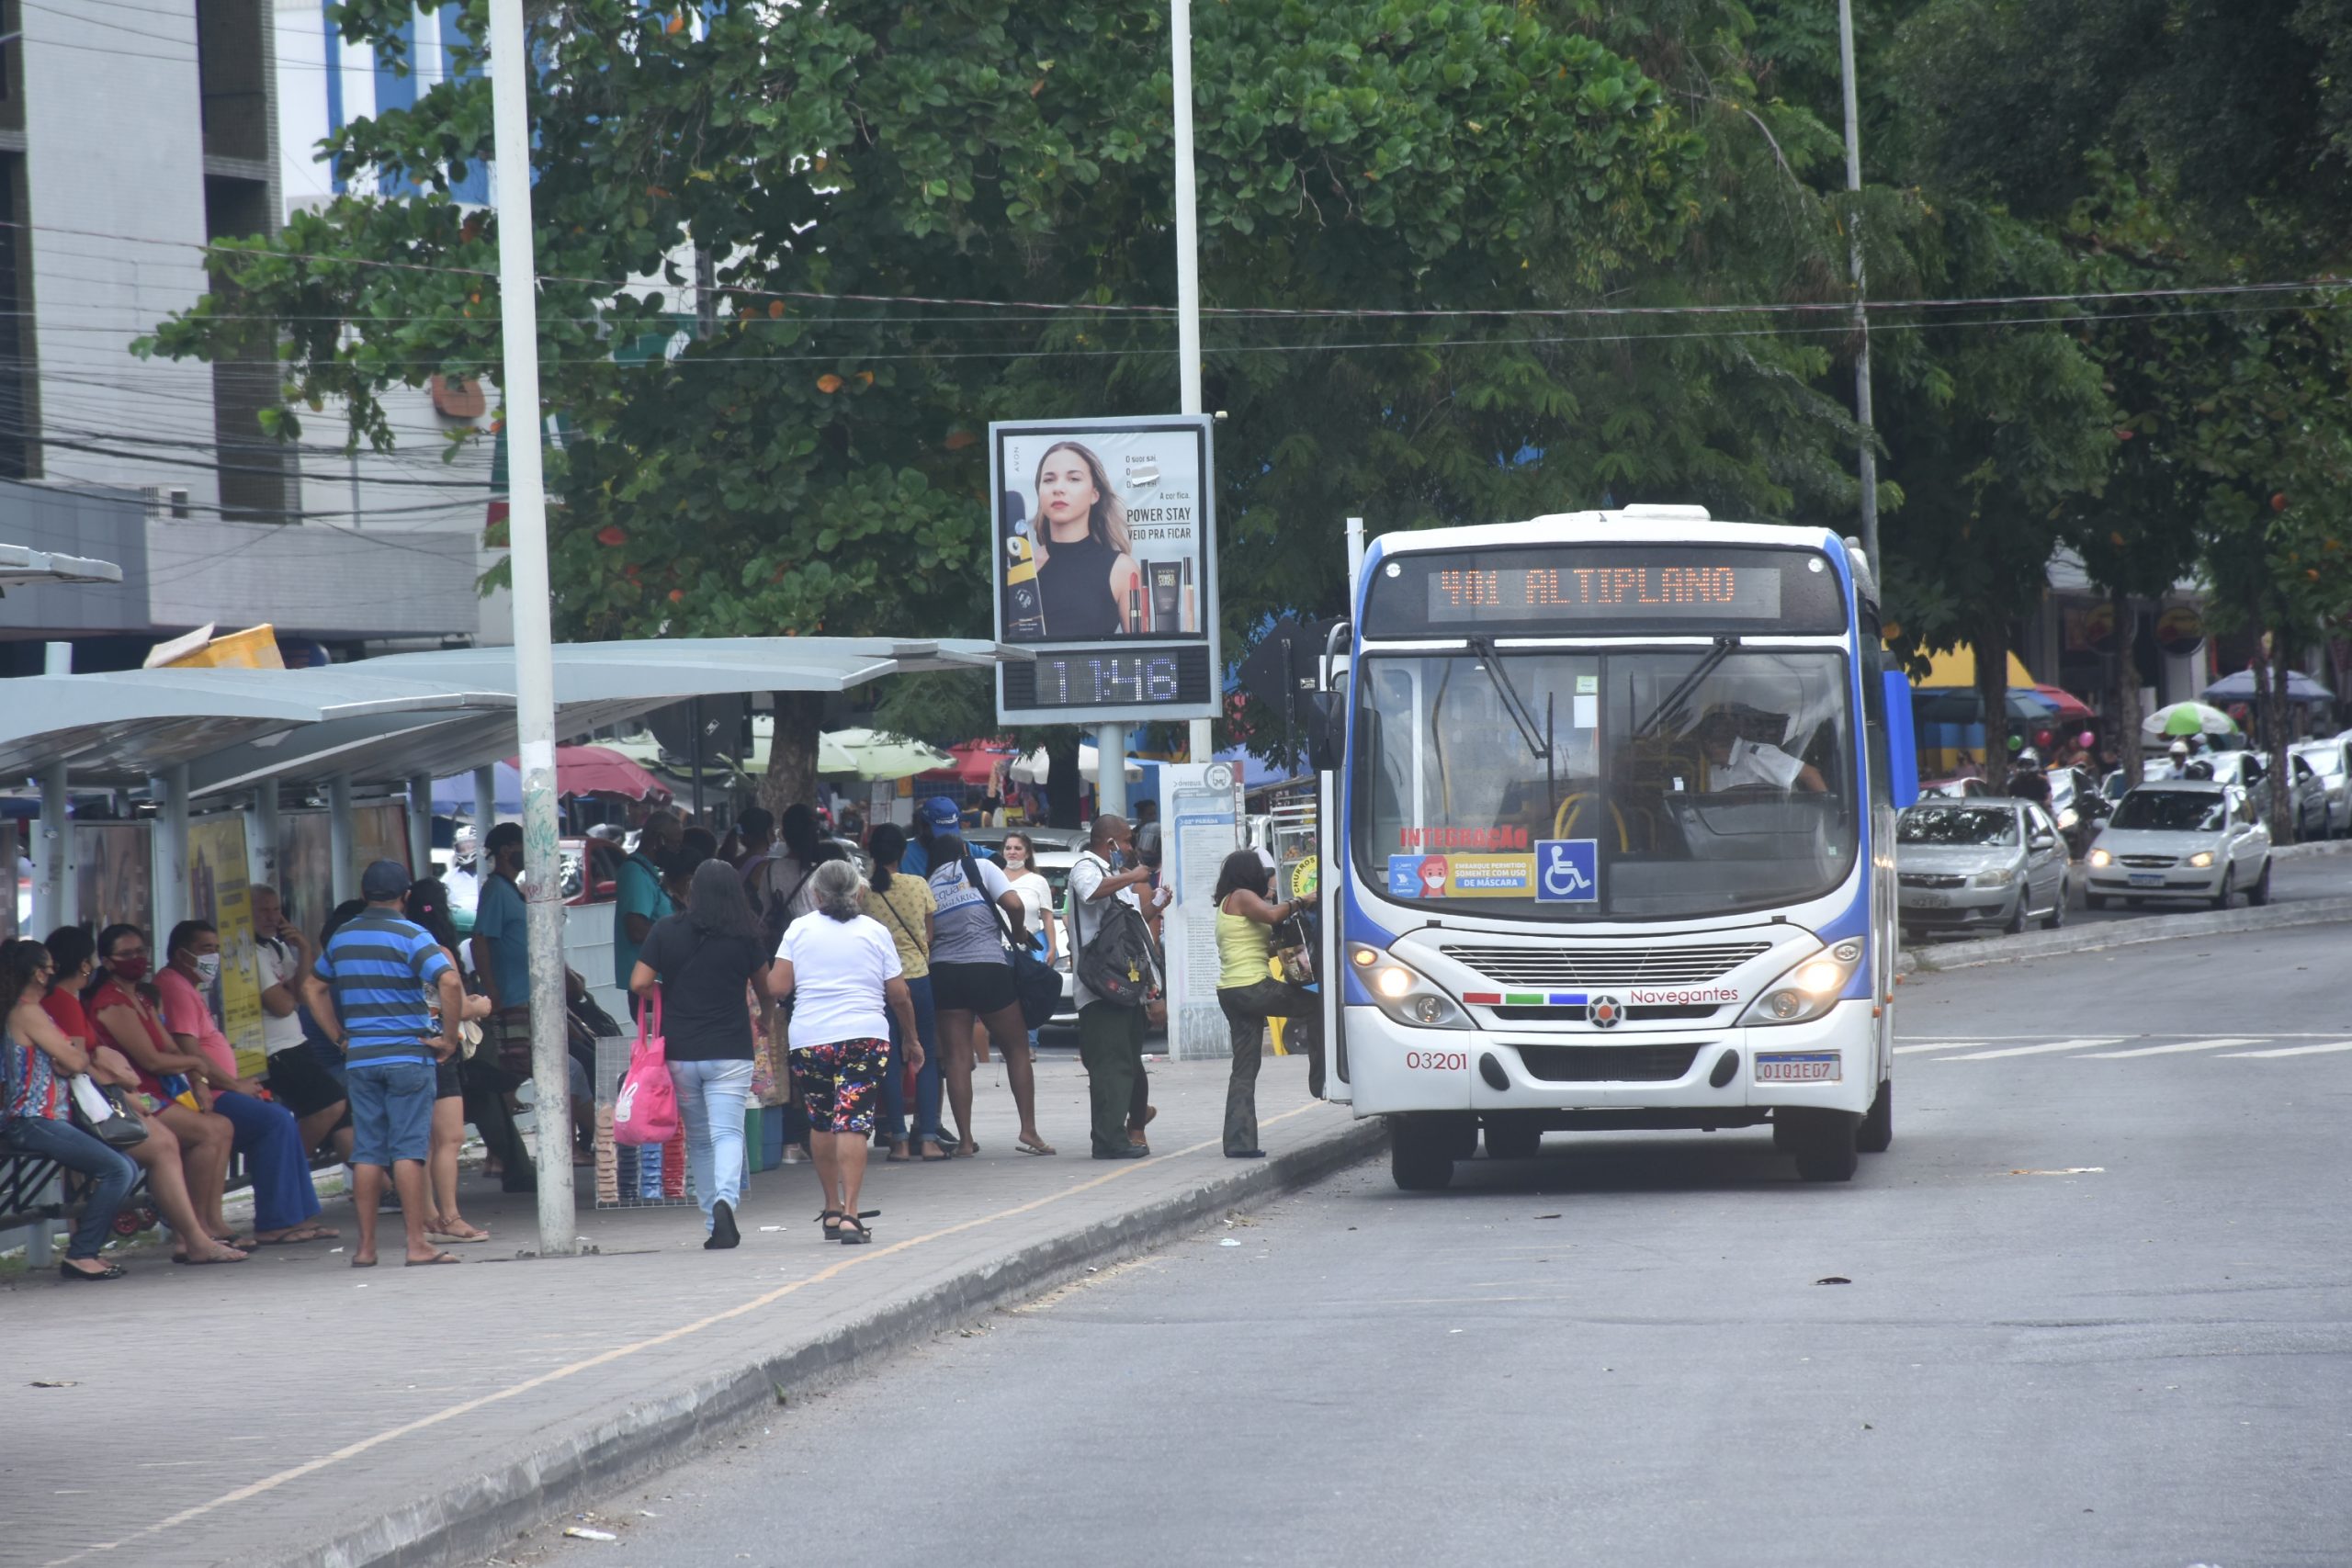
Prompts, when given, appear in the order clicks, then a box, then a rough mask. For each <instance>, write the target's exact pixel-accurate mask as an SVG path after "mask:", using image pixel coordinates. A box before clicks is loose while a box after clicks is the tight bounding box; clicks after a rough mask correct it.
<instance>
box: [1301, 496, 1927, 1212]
mask: <svg viewBox="0 0 2352 1568" xmlns="http://www.w3.org/2000/svg"><path fill="white" fill-rule="evenodd" d="M1353 577H1354V581H1353V584H1352V600H1353V604H1352V610H1353V619H1352V623H1351V629H1350V632H1349V638H1348V647H1347V653H1346V656H1345V658H1344V659H1341V658H1340V657H1338V656H1336V654H1335V655H1334V656H1333V657H1332V658H1331V659H1329V660H1328V668H1327V674H1328V682H1329V689H1330V693H1331V696H1330V699H1329V702H1328V704H1327V710H1326V721H1327V726H1328V727H1329V728H1327V731H1326V733H1327V734H1328V735H1329V736H1331V737H1332V738H1333V739H1336V740H1337V742H1338V744H1337V746H1336V748H1334V747H1332V746H1329V745H1327V746H1326V747H1324V748H1323V749H1322V750H1323V755H1324V758H1325V759H1326V761H1327V762H1329V763H1332V764H1334V765H1332V766H1331V771H1330V772H1329V773H1327V774H1326V775H1325V777H1324V781H1323V788H1324V795H1323V801H1322V813H1321V817H1322V820H1323V822H1325V823H1326V824H1328V825H1329V831H1328V836H1327V844H1328V846H1329V853H1328V854H1327V855H1326V856H1325V857H1324V859H1323V862H1322V867H1321V876H1322V886H1323V908H1324V911H1325V917H1324V939H1325V940H1324V952H1323V954H1322V956H1323V960H1324V968H1323V973H1324V974H1325V975H1326V976H1332V977H1335V978H1336V980H1337V982H1338V983H1337V984H1327V985H1326V986H1325V987H1323V992H1324V1001H1325V1009H1324V1025H1325V1031H1326V1038H1327V1040H1329V1042H1330V1049H1329V1071H1328V1074H1327V1080H1326V1081H1327V1089H1328V1091H1329V1094H1330V1096H1331V1097H1332V1098H1334V1099H1338V1100H1348V1101H1350V1102H1351V1103H1352V1105H1353V1107H1354V1110H1355V1113H1356V1114H1357V1115H1358V1116H1374V1115H1379V1116H1385V1117H1387V1118H1388V1119H1389V1123H1390V1128H1391V1132H1392V1138H1393V1142H1392V1160H1393V1166H1394V1171H1395V1176H1396V1179H1397V1185H1398V1186H1400V1187H1404V1188H1408V1189H1431V1188H1440V1187H1443V1186H1444V1185H1446V1184H1447V1183H1448V1182H1449V1181H1450V1180H1451V1179H1453V1166H1454V1162H1455V1161H1456V1160H1458V1159H1464V1158H1467V1157H1469V1156H1471V1155H1472V1154H1473V1153H1474V1152H1476V1149H1477V1147H1478V1144H1479V1141H1480V1135H1481V1134H1482V1133H1483V1134H1484V1139H1485V1145H1486V1150H1487V1155H1488V1156H1492V1157H1498V1158H1516V1157H1524V1156H1529V1155H1532V1154H1533V1153H1534V1152H1535V1149H1536V1145H1537V1144H1538V1143H1539V1141H1540V1140H1541V1139H1542V1137H1543V1134H1544V1133H1545V1132H1547V1131H1553V1130H1558V1129H1579V1130H1589V1129H1611V1128H1692V1129H1707V1130H1713V1129H1715V1128H1719V1127H1750V1126H1758V1125H1763V1124H1766V1123H1769V1124H1770V1127H1771V1129H1772V1134H1773V1138H1774V1141H1775V1143H1776V1144H1777V1145H1778V1146H1779V1147H1780V1148H1781V1150H1783V1151H1784V1152H1786V1153H1787V1154H1789V1155H1791V1156H1793V1157H1794V1160H1795V1163H1796V1169H1797V1172H1798V1174H1799V1175H1800V1176H1801V1177H1803V1178H1804V1179H1807V1180H1815V1181H1840V1180H1845V1179H1849V1178H1850V1177H1851V1176H1852V1175H1853V1173H1854V1170H1855V1168H1856V1156H1857V1155H1858V1154H1870V1153H1877V1152H1880V1151H1883V1149H1885V1148H1886V1147H1887V1145H1888V1144H1889V1142H1890V1141H1891V1139H1892V1137H1893V1133H1894V1126H1893V1113H1894V1102H1893V1094H1894V1090H1893V1085H1892V1072H1893V1066H1894V1056H1893V1046H1892V1041H1893V1036H1894V1017H1893V1010H1894V960H1895V952H1896V948H1895V929H1896V926H1895V893H1894V890H1895V882H1894V812H1895V810H1896V808H1897V807H1900V806H1903V805H1906V804H1908V800H1909V797H1910V795H1913V794H1915V793H1916V790H1917V783H1916V774H1915V772H1914V766H1913V762H1912V758H1911V749H1910V745H1909V741H1908V734H1909V730H1910V722H1909V721H1910V709H1909V702H1908V697H1907V688H1906V687H1905V683H1904V681H1903V677H1902V675H1901V674H1900V672H1899V671H1893V670H1883V669H1882V662H1883V660H1882V655H1881V643H1880V635H1879V624H1878V623H1879V612H1878V605H1877V603H1876V598H1877V594H1876V590H1875V588H1874V586H1873V585H1872V584H1871V581H1870V578H1869V575H1868V571H1867V569H1866V568H1865V567H1864V566H1863V564H1862V562H1861V558H1860V552H1859V551H1857V550H1855V549H1854V548H1853V547H1851V546H1850V545H1849V543H1848V542H1846V541H1844V540H1841V539H1839V538H1838V536H1835V535H1834V534H1831V533H1829V532H1827V531H1826V530H1823V529H1819V528H1798V527H1778V526H1766V525H1756V524H1744V523H1718V522H1713V521H1711V520H1710V519H1709V518H1708V516H1707V514H1706V513H1705V512H1704V511H1702V510H1701V509H1699V508H1695V507H1628V508H1625V509H1624V510H1623V511H1616V512H1602V513H1575V514H1572V515H1565V516H1551V517H1540V518H1537V519H1535V520H1534V521H1532V522H1528V523H1515V524H1504V525H1494V526H1480V527H1463V528H1439V529H1431V530H1428V531H1425V532H1417V533H1408V534H1392V535H1386V536H1382V537H1380V538H1378V539H1376V540H1374V542H1373V544H1372V545H1371V547H1370V548H1369V549H1368V550H1367V551H1365V552H1364V553H1363V558H1362V560H1361V563H1360V564H1359V565H1357V566H1356V567H1355V568H1354V570H1353ZM1336 646H1337V639H1336V637H1335V639H1334V647H1335V649H1336ZM1342 717H1343V718H1344V724H1345V729H1344V738H1343V739H1340V738H1339V733H1338V729H1337V726H1338V724H1339V722H1340V719H1341V718H1342ZM1890 717H1891V718H1892V721H1893V723H1894V727H1895V728H1894V734H1893V735H1892V736H1890V733H1889V721H1890ZM1890 742H1892V744H1890ZM1334 750H1336V751H1337V755H1336V757H1335V756H1334V755H1333V753H1334ZM1891 757H1892V758H1893V759H1894V760H1895V764H1896V765H1899V766H1900V768H1901V771H1902V773H1904V774H1905V775H1909V776H1906V777H1904V778H1901V779H1898V777H1897V776H1896V772H1895V765H1891V763H1890V758H1891Z"/></svg>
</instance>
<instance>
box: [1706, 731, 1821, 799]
mask: <svg viewBox="0 0 2352 1568" xmlns="http://www.w3.org/2000/svg"><path fill="white" fill-rule="evenodd" d="M1803 768H1804V763H1803V762H1800V761H1797V760H1796V759H1795V758H1794V757H1792V756H1790V755H1789V754H1788V753H1787V752H1786V751H1783V750H1781V749H1780V748H1779V747H1778V746H1764V745H1759V744H1758V743H1757V742H1756V741H1753V740H1735V741H1733V742H1732V743H1731V761H1728V762H1718V761H1714V760H1713V758H1710V759H1708V761H1707V787H1708V788H1709V789H1711V790H1717V789H1737V788H1739V787H1740V786H1741V785H1743V784H1770V785H1771V786H1772V787H1773V788H1775V789H1787V788H1789V787H1791V786H1792V785H1793V784H1795V783H1796V782H1797V773H1799V771H1801V770H1802V769H1803Z"/></svg>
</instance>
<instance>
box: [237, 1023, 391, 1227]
mask: <svg viewBox="0 0 2352 1568" xmlns="http://www.w3.org/2000/svg"><path fill="white" fill-rule="evenodd" d="M344 1088H345V1090H346V1091H348V1092H349V1094H350V1096H351V1163H352V1164H354V1165H372V1166H375V1167H376V1168H379V1169H380V1170H390V1169H391V1168H392V1167H393V1166H394V1165H397V1164H398V1163H400V1162H401V1161H402V1160H414V1161H415V1162H416V1163H417V1164H419V1165H422V1164H424V1157H425V1156H426V1155H428V1154H429V1153H431V1152H432V1147H433V1067H432V1065H431V1064H430V1063H427V1062H374V1063H369V1062H363V1063H361V1064H360V1065H359V1066H356V1067H354V1068H352V1069H351V1070H350V1072H349V1073H347V1074H346V1075H345V1077H344ZM254 1223H255V1224H260V1219H259V1216H258V1215H256V1216H255V1219H254ZM265 1228H266V1227H265Z"/></svg>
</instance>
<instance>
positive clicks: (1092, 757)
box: [1012, 740, 1143, 788]
mask: <svg viewBox="0 0 2352 1568" xmlns="http://www.w3.org/2000/svg"><path fill="white" fill-rule="evenodd" d="M1102 757H1103V754H1102V753H1101V752H1100V751H1097V750H1095V749H1094V742H1093V741H1091V740H1083V741H1080V743H1079V747H1078V776H1079V777H1080V779H1081V780H1084V781H1085V782H1086V783H1089V784H1091V783H1093V782H1094V780H1095V779H1097V778H1099V777H1101V776H1102V774H1101V771H1100V770H1101V767H1102ZM1052 772H1053V766H1052V762H1051V760H1050V759H1049V758H1048V757H1047V756H1046V750H1045V748H1044V747H1042V746H1041V747H1039V748H1038V749H1037V750H1035V751H1032V752H1030V753H1029V754H1028V755H1027V756H1026V757H1023V758H1022V759H1021V760H1020V761H1017V762H1015V763H1013V764H1012V782H1013V783H1015V784H1036V785H1038V786H1039V787H1041V788H1042V787H1043V786H1044V784H1045V783H1046V779H1047V777H1048V776H1049V775H1050V774H1051V773H1052ZM1126 775H1127V782H1128V783H1129V784H1140V783H1142V782H1143V764H1142V763H1141V762H1139V761H1136V759H1135V758H1133V757H1130V758H1128V759H1127V766H1126Z"/></svg>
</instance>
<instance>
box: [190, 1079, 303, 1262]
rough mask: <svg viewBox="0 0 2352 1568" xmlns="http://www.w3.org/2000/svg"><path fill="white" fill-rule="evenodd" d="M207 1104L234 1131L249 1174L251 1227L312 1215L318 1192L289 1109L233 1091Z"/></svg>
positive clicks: (279, 1225) (281, 1226)
mask: <svg viewBox="0 0 2352 1568" xmlns="http://www.w3.org/2000/svg"><path fill="white" fill-rule="evenodd" d="M212 1109H213V1110H215V1111H219V1112H220V1114H221V1115H223V1116H225V1117H227V1118H228V1119H229V1125H230V1126H232V1127H234V1128H235V1129H236V1130H237V1143H236V1148H237V1152H238V1153H239V1154H241V1155H243V1156H245V1169H246V1170H247V1171H248V1172H250V1173H251V1174H252V1176H253V1179H254V1229H255V1230H257V1231H284V1230H292V1229H293V1228H294V1227H295V1226H296V1225H299V1224H304V1223H305V1222H307V1221H309V1220H311V1219H313V1218H315V1217H316V1216H317V1214H318V1212H319V1194H318V1190H317V1189H315V1188H313V1187H312V1186H311V1161H310V1157H309V1156H308V1155H306V1154H305V1153H304V1152H303V1149H302V1134H301V1130H300V1127H299V1126H298V1125H297V1124H296V1122H295V1121H294V1113H293V1112H292V1111H288V1110H287V1109H286V1107H284V1106H282V1105H273V1104H271V1103H270V1102H269V1101H268V1100H255V1099H254V1097H253V1096H252V1095H249V1094H239V1093H237V1092H235V1091H234V1090H231V1091H229V1092H228V1093H225V1094H216V1095H214V1096H213V1097H212Z"/></svg>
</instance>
